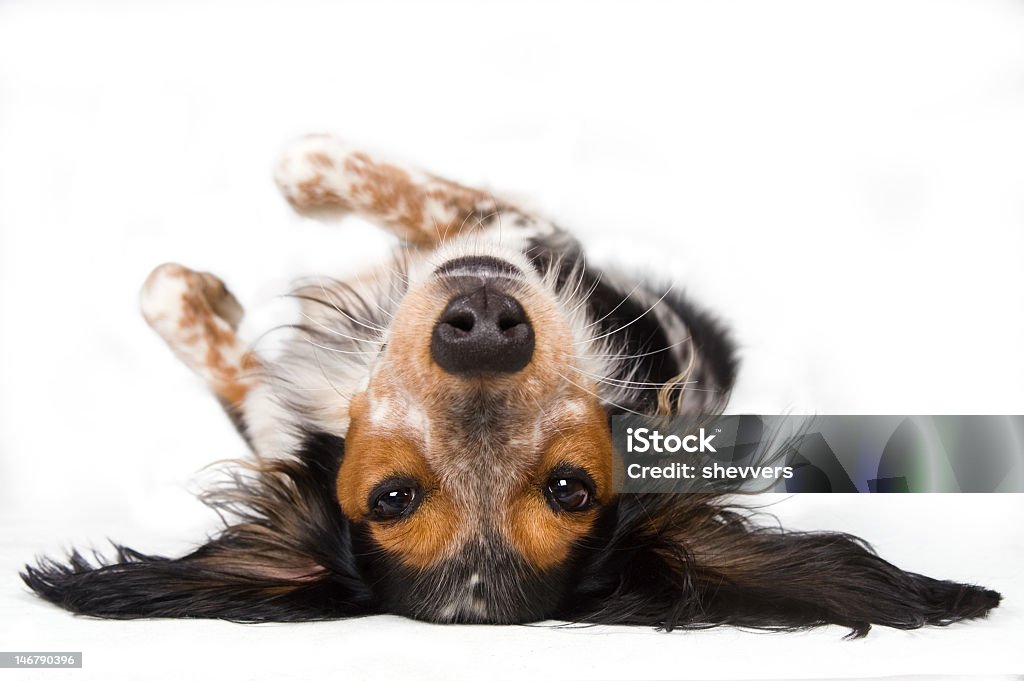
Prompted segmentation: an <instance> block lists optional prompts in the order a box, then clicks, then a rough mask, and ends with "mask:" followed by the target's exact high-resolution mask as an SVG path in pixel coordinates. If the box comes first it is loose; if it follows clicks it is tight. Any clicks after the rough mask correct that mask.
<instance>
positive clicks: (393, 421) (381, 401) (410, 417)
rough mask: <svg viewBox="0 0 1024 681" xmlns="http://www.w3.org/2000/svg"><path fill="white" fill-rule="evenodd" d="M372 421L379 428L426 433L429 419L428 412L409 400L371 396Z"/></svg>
mask: <svg viewBox="0 0 1024 681" xmlns="http://www.w3.org/2000/svg"><path fill="white" fill-rule="evenodd" d="M369 398H370V409H369V417H370V423H372V424H373V425H374V426H376V427H378V428H394V429H405V430H408V431H414V432H417V433H426V432H427V428H428V426H429V420H428V418H427V414H426V412H424V411H423V410H422V409H420V408H419V407H418V406H417V405H415V404H411V403H410V402H408V401H407V400H402V399H395V398H392V397H374V395H373V394H372V393H371V394H370V396H369Z"/></svg>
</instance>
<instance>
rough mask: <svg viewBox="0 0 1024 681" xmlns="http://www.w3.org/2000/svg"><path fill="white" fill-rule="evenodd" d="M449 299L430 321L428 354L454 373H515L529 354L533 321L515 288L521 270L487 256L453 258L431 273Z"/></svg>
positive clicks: (531, 346) (460, 374)
mask: <svg viewBox="0 0 1024 681" xmlns="http://www.w3.org/2000/svg"><path fill="white" fill-rule="evenodd" d="M434 274H435V276H437V277H439V278H441V279H442V280H443V281H444V284H445V288H446V289H447V290H448V291H449V293H450V298H449V299H448V302H447V304H446V305H445V307H444V309H443V310H442V311H441V314H440V315H439V316H438V318H437V321H436V323H435V324H434V327H433V330H432V332H431V338H430V354H431V358H432V359H433V360H434V362H436V363H437V365H438V366H439V367H441V369H443V370H444V371H445V372H447V373H449V374H453V375H456V376H463V377H470V376H477V375H487V374H514V373H516V372H518V371H520V370H522V369H523V368H524V367H526V366H527V365H528V364H529V363H530V360H531V359H532V358H533V353H534V346H535V342H536V339H535V334H534V329H533V324H532V322H531V320H530V317H529V315H528V314H527V312H526V309H525V308H524V306H523V304H522V303H520V301H519V300H518V298H517V296H516V294H515V291H516V289H517V288H519V286H518V284H519V283H520V282H521V281H522V278H523V272H522V270H520V269H519V268H518V267H516V266H515V265H513V264H512V263H510V262H507V261H505V260H501V259H500V258H495V257H492V256H470V257H462V258H455V259H453V260H449V261H448V262H446V263H444V264H443V265H441V266H440V267H438V268H437V270H435V272H434Z"/></svg>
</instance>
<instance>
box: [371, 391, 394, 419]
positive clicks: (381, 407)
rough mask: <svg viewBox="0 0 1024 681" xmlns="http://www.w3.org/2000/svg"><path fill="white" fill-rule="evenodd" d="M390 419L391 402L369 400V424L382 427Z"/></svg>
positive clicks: (386, 400)
mask: <svg viewBox="0 0 1024 681" xmlns="http://www.w3.org/2000/svg"><path fill="white" fill-rule="evenodd" d="M390 419H391V400H389V399H387V398H386V397H385V398H382V399H374V398H373V397H371V398H370V423H372V424H373V425H375V426H383V425H385V424H386V423H387V422H388V420H390Z"/></svg>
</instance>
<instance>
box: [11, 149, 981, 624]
mask: <svg viewBox="0 0 1024 681" xmlns="http://www.w3.org/2000/svg"><path fill="white" fill-rule="evenodd" d="M277 182H278V184H279V186H280V188H281V189H282V191H283V192H284V195H285V197H286V198H287V199H288V201H289V202H290V203H291V204H292V205H293V206H294V207H295V208H296V209H298V210H299V211H309V212H312V211H319V210H324V209H336V210H338V211H343V212H353V213H356V214H359V215H361V216H364V217H365V218H367V219H369V220H371V221H374V222H376V223H378V224H379V225H381V226H382V227H384V228H386V229H389V230H391V231H393V232H394V233H395V234H397V235H398V236H399V237H400V238H401V240H402V245H401V247H400V248H398V250H397V251H396V256H395V258H394V259H393V260H392V261H390V262H387V263H384V264H383V266H381V267H379V268H377V269H371V270H369V271H367V272H364V273H361V274H358V275H356V276H354V277H352V278H348V279H344V280H334V279H332V280H329V281H326V280H319V279H318V280H315V283H311V284H308V285H306V286H303V287H300V288H298V289H296V291H295V292H294V296H295V297H296V298H298V299H299V300H300V301H301V309H302V319H301V320H300V323H299V324H297V325H296V326H295V327H294V329H295V331H294V334H293V337H292V338H291V339H290V340H289V341H288V344H287V346H286V348H285V350H284V351H283V353H282V354H281V355H280V356H279V357H277V358H275V359H274V360H273V361H269V360H268V359H266V358H263V357H260V356H258V355H257V354H256V352H255V351H254V350H252V349H250V348H249V347H248V346H247V345H246V344H245V343H244V342H243V341H242V340H241V339H240V338H239V337H238V336H237V335H236V329H237V326H238V323H239V320H240V318H241V316H242V309H241V307H240V305H239V304H238V302H237V301H236V300H235V298H234V297H233V296H232V294H231V293H229V292H228V290H227V288H226V287H225V286H224V284H223V283H222V282H221V281H220V280H219V279H218V278H217V277H215V276H213V275H211V274H208V273H204V272H195V271H192V270H189V269H187V268H185V267H183V266H180V265H176V264H166V265H162V266H160V267H158V268H157V269H156V270H155V271H154V272H153V273H152V274H151V275H150V277H149V278H148V280H147V281H146V282H145V285H144V287H143V290H142V310H143V314H144V316H145V318H146V320H147V321H148V322H149V324H150V325H151V326H152V327H153V328H154V329H155V330H156V331H157V333H159V335H160V336H161V337H162V338H163V339H164V340H165V341H166V342H167V344H168V345H169V346H170V347H171V349H172V350H173V351H174V353H175V354H176V355H177V356H178V357H179V358H180V359H181V360H182V361H183V362H184V363H185V364H186V365H188V366H189V367H190V368H191V369H192V370H193V371H195V372H196V373H197V374H198V375H199V376H200V377H201V378H202V379H203V380H205V382H206V383H207V384H208V385H209V387H210V389H211V390H212V391H213V393H214V394H215V395H216V396H217V397H218V398H219V400H220V402H221V403H222V404H223V405H224V407H225V409H226V411H227V413H228V414H229V415H230V417H231V418H232V420H233V421H234V423H235V424H236V425H237V427H238V430H239V432H240V433H241V435H242V437H244V438H245V440H246V441H247V443H248V444H249V446H250V447H251V449H252V450H253V452H254V455H255V456H254V458H253V459H251V460H248V461H247V462H239V463H238V464H237V465H236V466H235V468H234V469H233V471H232V474H231V476H230V480H229V482H227V483H225V484H223V485H222V486H220V487H218V488H216V489H213V490H211V491H210V492H209V493H208V494H207V498H206V501H207V503H209V504H211V505H212V506H214V507H215V508H216V509H218V510H219V511H220V512H221V513H222V515H224V516H225V517H227V518H228V519H229V520H228V521H227V523H226V525H225V527H224V528H223V529H222V530H221V531H220V532H219V534H218V535H216V536H215V537H214V538H213V539H212V540H211V541H209V542H208V543H206V544H205V545H203V546H201V547H199V548H198V549H196V550H195V551H193V552H191V553H189V554H188V555H185V556H183V557H180V558H174V559H168V558H164V557H158V556H152V555H146V554H143V553H140V552H138V551H136V550H133V549H130V548H126V547H121V546H118V547H117V555H116V558H115V559H113V560H105V561H100V562H99V564H93V563H90V562H89V561H87V560H86V559H84V558H83V557H82V556H81V555H80V554H78V553H77V552H76V553H73V554H72V555H71V557H70V558H69V559H68V560H67V561H66V562H59V561H53V560H49V559H42V560H41V561H39V562H38V563H37V564H36V565H34V566H29V567H27V568H26V570H25V572H24V573H23V578H24V580H25V581H26V582H27V584H28V585H29V586H30V587H31V588H32V589H33V590H35V592H36V593H38V594H39V595H41V596H42V597H43V598H45V599H47V600H49V601H52V602H54V603H56V604H58V605H60V606H62V607H64V608H67V609H69V610H71V611H73V612H76V613H82V614H86V615H93V616H98V617H109V618H137V617H211V618H224V619H230V620H239V621H247V622H262V621H297V620H318V619H329V618H340V617H348V616H354V615H366V614H372V613H397V614H401V615H406V616H409V617H414V618H418V619H423V620H429V621H433V622H480V623H515V622H532V621H538V620H545V619H558V620H567V621H572V622H586V623H609V624H641V625H650V626H656V627H660V628H664V629H673V628H679V627H707V626H713V625H718V624H733V625H739V626H746V627H756V628H765V629H796V628H802V627H809V626H815V625H821V624H827V623H835V624H839V625H843V626H846V627H849V628H850V629H851V633H852V634H853V635H864V634H865V633H867V631H868V630H869V628H870V626H871V625H872V624H880V625H885V626H890V627H897V628H902V629H910V628H915V627H920V626H923V625H926V624H938V625H943V624H949V623H951V622H955V621H958V620H962V619H968V618H974V617H979V616H982V615H985V614H986V613H987V612H988V611H989V610H990V609H992V608H994V607H995V606H996V605H997V604H998V603H999V600H1000V596H999V594H997V593H996V592H994V591H990V590H987V589H984V588H980V587H976V586H971V585H965V584H959V583H955V582H952V581H940V580H936V579H932V578H930V577H925V576H922V575H919V574H914V573H910V572H905V571H903V570H900V569H899V568H897V567H895V566H893V565H892V564H890V563H888V562H886V561H885V560H883V559H882V558H880V557H878V556H877V555H875V553H874V552H873V551H872V550H871V549H870V547H869V546H868V545H867V544H866V543H865V542H863V541H862V540H860V539H858V538H856V537H852V536H849V535H844V534H835V533H806V532H789V531H784V530H782V529H779V528H777V527H775V528H769V527H762V526H759V525H757V524H756V523H754V522H752V520H751V519H750V517H749V516H748V514H746V513H744V512H743V510H742V509H739V508H735V507H733V506H731V505H730V502H729V500H728V498H726V497H725V496H723V495H711V494H650V495H639V494H615V493H614V492H613V489H612V443H611V437H610V427H609V423H610V418H611V416H613V415H615V414H618V413H629V412H632V413H640V414H652V415H654V414H661V415H665V414H668V415H671V414H696V413H708V414H714V413H719V412H721V410H722V409H723V408H724V406H725V404H726V398H727V396H728V394H729V391H730V388H731V387H732V385H733V382H734V379H735V376H736V366H737V365H736V359H735V357H734V349H733V346H732V344H731V343H730V341H729V339H728V337H727V335H726V334H725V332H724V331H723V329H722V328H721V327H720V326H719V325H718V324H717V323H715V321H714V320H712V319H711V318H709V317H708V316H707V315H705V314H703V313H702V312H701V311H699V310H698V309H697V308H695V307H694V306H693V305H692V304H691V303H690V302H689V301H687V300H686V299H685V298H684V297H682V296H680V295H679V294H677V293H676V292H675V291H674V290H672V289H671V288H670V287H659V286H657V285H654V284H652V283H650V282H646V281H643V280H640V279H637V278H631V277H627V276H623V275H622V274H620V273H618V272H615V271H612V270H610V269H605V270H603V271H598V270H597V269H596V268H594V267H592V266H590V265H589V263H587V262H586V261H585V259H584V255H583V251H582V250H581V247H580V245H579V243H578V242H577V241H576V240H574V239H573V237H572V236H570V235H569V234H567V233H566V232H565V231H562V230H561V229H559V228H558V227H556V226H555V225H554V224H552V223H551V222H549V221H548V220H545V219H543V218H541V217H538V216H537V215H534V214H533V213H531V212H527V211H524V210H523V209H521V208H519V207H517V206H516V205H514V204H512V203H508V202H505V201H500V200H497V199H495V198H494V197H493V196H492V195H491V194H490V193H488V192H484V191H479V190H476V189H472V188H469V187H465V186H461V185H459V184H456V183H454V182H451V181H448V180H445V179H441V178H439V177H435V176H433V175H429V174H426V173H422V172H418V171H415V170H412V169H408V168H404V167H400V166H397V165H392V164H389V163H385V162H382V161H380V160H377V159H375V158H374V157H371V156H369V155H367V154H365V153H362V152H359V151H354V150H352V149H350V148H349V147H348V146H346V145H345V144H344V143H342V142H341V141H339V140H337V139H335V138H332V137H328V136H313V137H308V138H304V139H302V140H300V141H298V142H296V143H295V144H294V145H293V146H292V147H291V148H290V150H289V151H288V153H287V154H286V155H285V157H284V159H283V161H282V162H281V164H280V166H279V168H278V172H277Z"/></svg>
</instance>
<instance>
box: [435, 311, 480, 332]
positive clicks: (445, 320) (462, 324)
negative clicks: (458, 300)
mask: <svg viewBox="0 0 1024 681" xmlns="http://www.w3.org/2000/svg"><path fill="white" fill-rule="evenodd" d="M475 322H476V320H475V319H474V318H473V315H472V314H471V313H469V312H456V313H455V314H453V315H450V316H447V317H442V318H441V323H442V324H447V325H448V326H452V327H454V328H456V329H458V330H459V331H462V332H464V333H469V332H470V331H472V330H473V324H474V323H475Z"/></svg>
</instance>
